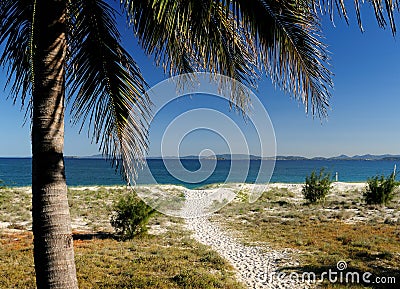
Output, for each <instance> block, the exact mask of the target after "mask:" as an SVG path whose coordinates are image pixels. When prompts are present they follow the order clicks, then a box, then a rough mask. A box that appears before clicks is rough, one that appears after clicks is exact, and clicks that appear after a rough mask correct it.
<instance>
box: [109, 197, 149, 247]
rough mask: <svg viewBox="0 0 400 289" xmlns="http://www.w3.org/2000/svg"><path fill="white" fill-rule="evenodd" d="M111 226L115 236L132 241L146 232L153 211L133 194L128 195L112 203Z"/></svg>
mask: <svg viewBox="0 0 400 289" xmlns="http://www.w3.org/2000/svg"><path fill="white" fill-rule="evenodd" d="M113 210H114V214H113V215H112V217H111V221H110V223H111V225H112V226H113V228H114V230H115V232H116V235H117V236H118V237H119V238H121V239H123V240H126V239H132V238H133V237H135V236H137V235H140V234H143V233H144V232H146V231H147V223H148V221H149V219H150V217H151V216H152V215H153V214H154V213H155V210H154V209H153V208H151V207H150V206H148V205H147V204H146V203H145V202H143V201H142V200H141V199H140V198H139V197H138V196H137V195H136V194H135V193H130V194H127V195H125V196H122V197H121V198H119V199H117V200H116V202H114V206H113Z"/></svg>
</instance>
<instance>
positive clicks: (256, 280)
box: [182, 182, 365, 289]
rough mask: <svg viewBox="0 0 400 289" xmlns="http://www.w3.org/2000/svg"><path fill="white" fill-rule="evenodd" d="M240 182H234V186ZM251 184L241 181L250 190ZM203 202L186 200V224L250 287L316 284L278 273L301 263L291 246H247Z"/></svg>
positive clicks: (339, 188) (340, 188)
mask: <svg viewBox="0 0 400 289" xmlns="http://www.w3.org/2000/svg"><path fill="white" fill-rule="evenodd" d="M238 185H239V184H235V185H232V186H231V187H230V188H231V189H233V188H234V187H235V186H238ZM252 186H259V185H248V184H241V185H240V187H241V189H243V187H245V188H247V189H249V190H251V189H252ZM268 187H269V188H287V189H288V190H290V191H291V192H294V193H296V194H301V189H302V187H303V184H282V183H275V184H269V185H268ZM364 187H365V183H354V184H353V183H339V182H338V183H334V184H333V190H334V191H336V192H344V191H346V190H349V189H361V188H364ZM202 208H204V205H203V204H196V202H195V201H194V200H193V199H192V200H189V201H187V202H186V204H185V206H184V207H183V208H182V216H183V217H186V219H185V220H186V227H187V228H188V229H189V230H191V231H193V237H194V238H195V239H196V240H197V241H198V242H200V243H203V244H204V245H207V246H210V247H211V248H212V249H213V250H215V251H216V252H217V253H218V254H220V256H222V257H223V258H225V259H226V260H227V261H228V262H229V263H230V264H231V265H232V266H233V267H234V269H235V270H236V276H237V278H238V280H240V281H241V282H243V283H244V284H246V286H247V287H248V288H251V289H254V288H290V289H300V288H313V287H315V285H314V284H308V283H305V282H302V280H301V278H300V280H296V278H290V276H289V274H285V275H286V276H282V278H281V277H279V273H280V271H279V268H282V267H284V266H298V265H299V263H298V262H297V261H296V260H291V257H290V256H291V254H290V250H280V251H278V250H273V249H271V248H270V249H268V251H267V252H265V251H263V250H261V249H260V248H258V247H253V246H245V245H243V244H242V243H241V242H240V241H238V240H236V239H235V238H234V237H232V236H231V235H230V234H229V233H228V232H226V231H224V230H223V229H222V228H221V227H220V226H219V225H218V224H216V223H215V222H211V221H210V220H209V219H208V218H207V217H205V216H202V217H197V218H192V217H193V216H201V215H202V213H203V212H202Z"/></svg>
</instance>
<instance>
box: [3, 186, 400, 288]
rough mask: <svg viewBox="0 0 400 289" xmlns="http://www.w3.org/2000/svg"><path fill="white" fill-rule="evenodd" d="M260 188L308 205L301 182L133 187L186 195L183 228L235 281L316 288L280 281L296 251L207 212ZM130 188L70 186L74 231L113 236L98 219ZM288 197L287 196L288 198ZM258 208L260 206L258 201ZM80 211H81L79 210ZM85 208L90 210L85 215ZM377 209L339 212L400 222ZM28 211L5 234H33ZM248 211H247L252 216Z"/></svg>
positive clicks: (274, 211) (17, 193) (19, 191)
mask: <svg viewBox="0 0 400 289" xmlns="http://www.w3.org/2000/svg"><path fill="white" fill-rule="evenodd" d="M365 186H366V184H365V183H344V182H336V183H333V184H332V189H331V192H330V194H329V195H328V196H327V198H330V199H335V200H336V199H337V201H338V202H339V201H340V200H341V199H340V198H343V197H344V196H345V195H346V194H349V193H348V192H353V191H354V192H358V193H360V192H362V190H363V189H364V188H365ZM257 187H262V188H263V189H265V190H266V193H268V192H269V194H271V195H273V194H274V192H279V193H280V194H281V195H280V196H279V198H280V199H279V200H280V202H288V203H292V204H298V205H301V204H303V203H304V199H303V196H302V192H301V190H302V187H303V184H285V183H272V184H268V185H267V186H265V185H254V184H215V185H211V186H208V187H206V188H204V189H201V190H189V189H186V188H184V187H182V186H175V185H149V186H138V187H135V190H136V191H137V192H141V193H142V194H146V193H147V194H149V193H150V195H153V196H158V195H160V194H161V193H168V194H170V195H173V196H181V197H183V198H184V202H183V203H182V204H181V205H180V206H177V207H176V208H175V209H174V212H175V213H176V212H179V214H180V217H183V218H184V227H185V228H186V229H187V230H189V231H190V232H191V235H192V237H193V238H194V239H195V240H196V241H198V242H200V243H202V244H204V245H206V246H208V247H210V248H212V250H214V251H215V252H217V253H218V254H219V255H220V256H221V257H223V258H224V259H225V260H227V261H228V262H229V263H230V264H231V265H232V267H233V268H234V270H235V272H236V273H235V276H236V278H237V280H238V281H240V282H242V283H243V284H245V286H246V287H247V288H290V289H292V288H293V289H296V288H312V287H313V286H315V284H310V283H307V282H301V283H299V282H298V281H296V280H292V279H291V278H289V276H288V275H286V276H284V277H279V278H278V277H277V276H278V275H279V273H280V271H281V268H285V267H296V266H299V260H298V259H297V257H296V256H297V255H296V254H297V253H298V252H296V250H293V249H291V248H281V249H276V248H272V247H270V246H269V245H268V243H267V244H264V245H263V246H257V245H254V244H246V243H244V242H243V240H242V239H241V238H240V236H239V235H237V233H234V232H232V231H230V230H228V229H227V228H226V226H224V224H223V222H220V221H218V219H216V218H215V216H217V215H218V210H215V213H210V212H206V213H205V210H206V209H207V208H209V207H210V206H211V207H212V208H213V209H215V208H216V207H215V204H220V203H221V201H222V200H223V201H224V202H225V204H224V206H226V205H227V204H228V203H229V202H227V198H228V199H229V198H232V200H231V201H232V202H233V203H235V202H241V201H243V198H244V199H246V196H245V195H246V194H248V193H250V192H252V191H254V190H257ZM126 189H127V188H126V187H125V186H111V187H101V186H90V187H70V188H69V190H70V194H71V198H70V206H71V212H72V213H71V216H72V226H73V229H74V231H76V232H88V231H92V232H93V231H94V230H95V231H104V232H111V231H112V228H111V227H110V224H109V219H107V218H104V217H100V216H101V213H104V214H107V208H109V206H110V205H111V203H112V200H111V199H107V198H106V197H105V196H106V194H107V191H108V190H113V192H114V194H116V195H118V194H123V193H124V192H126ZM12 190H13V191H14V193H13V194H14V200H13V204H14V205H16V206H19V207H21V206H22V207H24V206H25V207H27V206H28V207H29V206H30V204H29V201H30V188H29V187H23V188H12ZM218 190H220V191H222V192H223V194H222V197H221V195H216V194H214V193H215V192H216V191H218ZM88 194H90V195H91V197H92V198H93V197H95V198H97V200H98V203H97V204H96V206H98V207H94V208H93V211H94V212H95V213H96V214H98V215H94V216H92V214H95V213H93V212H91V213H89V211H90V210H91V206H92V205H91V204H90V203H88V202H87V200H86V199H85V197H86V196H88ZM282 194H283V195H282ZM284 194H287V196H286V195H284ZM232 196H233V197H232ZM114 197H115V196H114ZM213 198H215V199H213ZM246 202H247V201H246ZM222 203H223V202H222ZM254 204H255V205H257V201H256V202H255V203H254ZM258 205H259V204H258ZM224 206H222V207H224ZM77 207H80V208H81V209H80V210H79V212H78V211H75V208H77ZM82 208H85V210H88V211H84V210H82ZM102 210H104V212H102ZM279 210H280V211H279ZM316 210H317V211H318V212H319V213H321V212H322V213H321V214H322V215H329V214H334V213H336V212H335V210H334V209H332V208H330V207H326V208H325V207H318V208H316ZM346 210H347V211H346ZM374 210H375V211H374ZM374 210H372V211H371V210H369V211H368V212H366V213H365V214H361V213H357V209H354V208H349V209H344V211H343V210H342V211H341V213H342V214H344V216H345V217H343V218H344V219H343V222H345V223H349V224H353V223H357V222H364V221H366V220H367V219H368V218H376V216H377V214H384V215H382V222H383V220H385V221H386V220H400V211H399V210H398V209H387V210H385V211H382V210H379V209H374ZM264 211H266V212H267V213H268V212H270V214H271V216H272V215H277V216H279V215H281V216H282V218H283V219H284V217H283V216H284V215H285V208H281V207H280V206H278V207H274V208H269V207H268V206H265V208H264ZM343 212H344V213H343ZM360 212H361V210H360ZM29 213H30V212H29V210H28V211H27V212H26V210H25V211H23V212H22V211H21V212H18V211H17V212H15V215H13V214H10V213H8V214H9V215H8V216H7V215H4V214H3V215H2V219H1V220H0V229H1V230H2V231H3V232H5V231H15V230H21V229H23V230H30V229H31V222H30V215H29ZM250 213H251V212H248V214H250ZM286 213H287V212H286ZM238 214H239V213H238ZM242 214H243V213H242ZM96 216H97V217H96ZM7 218H8V220H7ZM102 218H103V219H102ZM167 230H168V227H165V226H164V227H163V226H161V225H160V224H153V225H152V226H151V227H150V230H149V233H150V234H156V235H160V234H163V233H165V232H166V231H167ZM267 240H268V238H267Z"/></svg>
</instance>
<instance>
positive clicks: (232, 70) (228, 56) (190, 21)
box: [122, 0, 258, 109]
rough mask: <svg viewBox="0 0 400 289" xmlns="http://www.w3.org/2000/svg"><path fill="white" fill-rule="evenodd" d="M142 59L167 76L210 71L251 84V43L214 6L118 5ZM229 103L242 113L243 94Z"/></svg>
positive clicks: (185, 2) (169, 2)
mask: <svg viewBox="0 0 400 289" xmlns="http://www.w3.org/2000/svg"><path fill="white" fill-rule="evenodd" d="M122 3H123V8H124V9H125V11H126V13H127V17H128V19H129V21H130V23H131V24H132V26H133V30H134V32H135V34H136V35H137V36H138V38H139V41H140V43H141V45H142V46H143V48H144V50H145V52H146V53H147V54H151V55H154V57H155V59H156V63H157V64H159V65H163V66H164V68H165V70H166V71H168V72H169V73H170V74H171V75H174V74H182V73H188V72H195V71H210V72H213V73H221V74H224V75H226V76H229V77H231V78H233V79H235V80H238V81H240V82H242V83H246V84H248V85H251V86H253V87H254V86H255V85H256V79H257V78H258V77H257V73H256V71H257V66H256V64H257V63H256V59H257V57H256V54H255V49H254V46H253V45H252V41H251V38H250V37H249V36H248V35H247V34H246V31H245V30H243V29H242V28H241V27H240V26H238V25H237V22H236V21H235V19H234V16H233V14H229V15H228V16H226V15H225V12H224V11H225V9H226V8H225V7H223V6H222V5H221V4H220V3H218V2H215V1H204V0H202V1H189V0H180V1H176V0H163V1H162V0H159V1H157V0H155V1H154V0H152V1H151V0H144V1H132V0H126V1H122ZM232 96H238V97H237V98H236V99H232V100H233V102H234V103H235V104H236V105H237V106H239V107H241V108H243V109H246V106H247V95H246V94H244V93H238V94H234V93H233V94H232Z"/></svg>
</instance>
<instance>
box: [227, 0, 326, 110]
mask: <svg viewBox="0 0 400 289" xmlns="http://www.w3.org/2000/svg"><path fill="white" fill-rule="evenodd" d="M223 3H224V5H228V6H229V7H233V8H232V9H233V11H234V12H235V14H236V16H237V18H238V19H239V20H240V21H241V22H242V23H243V26H244V27H245V28H246V29H247V30H248V31H249V33H250V34H251V35H252V36H253V37H254V38H255V41H256V45H257V48H258V51H259V55H260V59H261V61H262V62H263V64H264V68H265V70H266V72H267V74H268V75H269V76H270V78H271V79H272V80H273V82H274V83H275V84H277V85H278V86H280V87H281V88H282V89H283V90H284V91H286V92H288V93H290V94H291V95H293V96H294V97H295V98H297V99H300V100H302V101H303V103H304V104H305V106H306V110H308V107H309V104H311V108H312V114H313V115H316V114H317V115H318V116H320V117H325V116H326V115H327V108H328V107H329V99H330V89H331V87H332V86H333V84H332V80H331V76H332V73H331V72H330V70H329V69H328V66H329V54H328V52H327V47H326V45H325V44H323V43H322V41H321V39H322V32H321V30H320V19H319V18H318V16H317V14H316V13H315V12H314V9H313V7H312V5H310V2H308V1H298V0H289V1H275V0H270V1H264V0H251V1H250V0H246V1H245V0H236V1H230V0H228V1H223Z"/></svg>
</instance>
